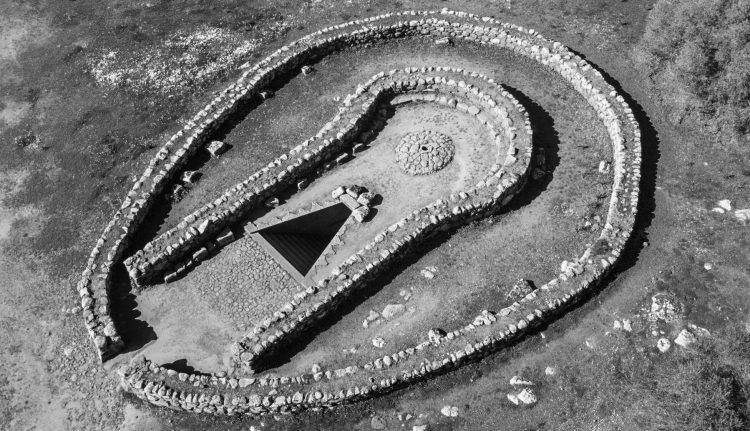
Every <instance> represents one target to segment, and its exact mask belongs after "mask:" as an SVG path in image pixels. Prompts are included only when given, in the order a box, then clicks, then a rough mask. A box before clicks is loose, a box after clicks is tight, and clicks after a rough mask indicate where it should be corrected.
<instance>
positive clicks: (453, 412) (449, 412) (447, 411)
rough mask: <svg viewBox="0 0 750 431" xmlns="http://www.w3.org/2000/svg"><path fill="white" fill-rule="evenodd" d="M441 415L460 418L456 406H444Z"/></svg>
mask: <svg viewBox="0 0 750 431" xmlns="http://www.w3.org/2000/svg"><path fill="white" fill-rule="evenodd" d="M440 413H441V414H442V415H443V416H446V417H450V418H455V417H456V416H458V407H456V406H443V408H442V409H440Z"/></svg>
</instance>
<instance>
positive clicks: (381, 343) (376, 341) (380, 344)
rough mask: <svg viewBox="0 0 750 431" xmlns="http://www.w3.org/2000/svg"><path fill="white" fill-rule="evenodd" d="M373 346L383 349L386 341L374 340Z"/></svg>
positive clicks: (380, 338)
mask: <svg viewBox="0 0 750 431" xmlns="http://www.w3.org/2000/svg"><path fill="white" fill-rule="evenodd" d="M372 345H373V346H375V347H377V348H378V349H381V348H383V346H384V345H385V340H384V339H383V338H382V337H376V338H373V339H372Z"/></svg>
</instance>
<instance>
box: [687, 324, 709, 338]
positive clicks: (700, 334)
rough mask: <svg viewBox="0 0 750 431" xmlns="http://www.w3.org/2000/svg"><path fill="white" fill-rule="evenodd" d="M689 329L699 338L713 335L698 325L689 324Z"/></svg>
mask: <svg viewBox="0 0 750 431" xmlns="http://www.w3.org/2000/svg"><path fill="white" fill-rule="evenodd" d="M688 329H690V331H691V332H692V333H693V334H695V335H696V336H698V337H708V336H710V335H711V332H709V331H708V329H706V328H701V327H700V326H698V325H694V324H692V323H690V324H688Z"/></svg>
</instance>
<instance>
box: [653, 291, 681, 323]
mask: <svg viewBox="0 0 750 431" xmlns="http://www.w3.org/2000/svg"><path fill="white" fill-rule="evenodd" d="M678 317H679V309H678V307H677V306H676V305H675V304H673V303H672V302H671V301H670V300H669V296H668V295H667V294H664V293H658V294H656V295H654V296H653V297H651V310H650V312H649V314H648V316H647V319H648V320H649V321H651V322H656V321H657V320H663V321H665V322H667V323H670V322H673V321H674V320H676V319H677V318H678Z"/></svg>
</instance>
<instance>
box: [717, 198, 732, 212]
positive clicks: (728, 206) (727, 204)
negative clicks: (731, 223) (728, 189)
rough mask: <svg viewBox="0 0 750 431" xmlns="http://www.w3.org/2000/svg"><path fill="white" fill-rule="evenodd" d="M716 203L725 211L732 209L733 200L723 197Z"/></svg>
mask: <svg viewBox="0 0 750 431" xmlns="http://www.w3.org/2000/svg"><path fill="white" fill-rule="evenodd" d="M716 205H717V206H718V207H719V208H721V209H723V210H724V211H732V201H730V200H729V199H722V200H720V201H719V202H716Z"/></svg>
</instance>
